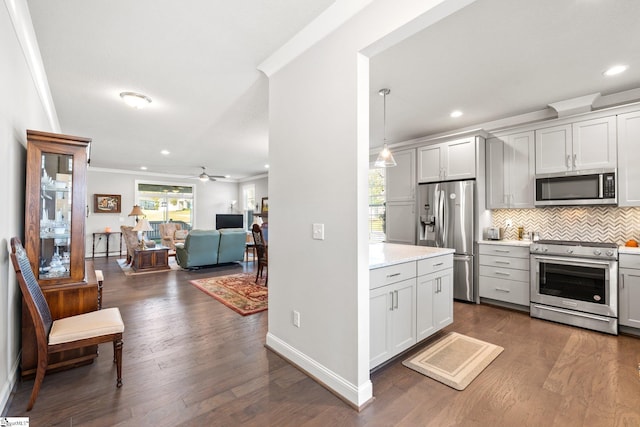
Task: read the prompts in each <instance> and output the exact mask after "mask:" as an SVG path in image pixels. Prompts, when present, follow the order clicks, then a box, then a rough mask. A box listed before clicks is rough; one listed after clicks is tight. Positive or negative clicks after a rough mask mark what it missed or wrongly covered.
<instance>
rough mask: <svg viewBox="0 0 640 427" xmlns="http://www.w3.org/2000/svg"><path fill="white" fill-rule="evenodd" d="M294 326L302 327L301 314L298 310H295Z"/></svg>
mask: <svg viewBox="0 0 640 427" xmlns="http://www.w3.org/2000/svg"><path fill="white" fill-rule="evenodd" d="M293 326H295V327H296V328H299V327H300V312H299V311H297V310H293Z"/></svg>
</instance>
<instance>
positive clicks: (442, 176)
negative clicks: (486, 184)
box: [418, 137, 476, 182]
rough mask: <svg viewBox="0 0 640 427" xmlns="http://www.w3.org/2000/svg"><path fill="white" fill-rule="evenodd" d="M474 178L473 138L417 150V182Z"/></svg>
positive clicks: (474, 146)
mask: <svg viewBox="0 0 640 427" xmlns="http://www.w3.org/2000/svg"><path fill="white" fill-rule="evenodd" d="M475 177H476V140H475V137H471V138H464V139H458V140H454V141H448V142H442V143H439V144H433V145H428V146H426V147H420V148H418V182H438V181H455V180H461V179H473V178H475Z"/></svg>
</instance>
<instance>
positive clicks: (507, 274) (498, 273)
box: [493, 271, 511, 276]
mask: <svg viewBox="0 0 640 427" xmlns="http://www.w3.org/2000/svg"><path fill="white" fill-rule="evenodd" d="M493 273H494V274H497V275H499V276H511V273H505V272H504V271H494V272H493Z"/></svg>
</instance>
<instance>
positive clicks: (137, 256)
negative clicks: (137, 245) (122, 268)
mask: <svg viewBox="0 0 640 427" xmlns="http://www.w3.org/2000/svg"><path fill="white" fill-rule="evenodd" d="M131 268H133V271H135V272H140V271H159V270H169V269H170V268H169V248H168V247H166V246H159V247H155V248H147V249H136V250H135V251H134V255H133V263H132V264H131Z"/></svg>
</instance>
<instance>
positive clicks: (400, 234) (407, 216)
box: [385, 201, 418, 245]
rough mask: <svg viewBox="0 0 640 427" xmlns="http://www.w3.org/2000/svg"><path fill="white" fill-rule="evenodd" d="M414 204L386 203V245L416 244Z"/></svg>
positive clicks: (411, 202)
mask: <svg viewBox="0 0 640 427" xmlns="http://www.w3.org/2000/svg"><path fill="white" fill-rule="evenodd" d="M417 223H418V220H417V217H416V202H415V201H408V202H387V204H386V206H385V236H386V239H385V241H386V242H388V243H403V244H408V245H414V244H415V243H416V233H417V230H416V224H417Z"/></svg>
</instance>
